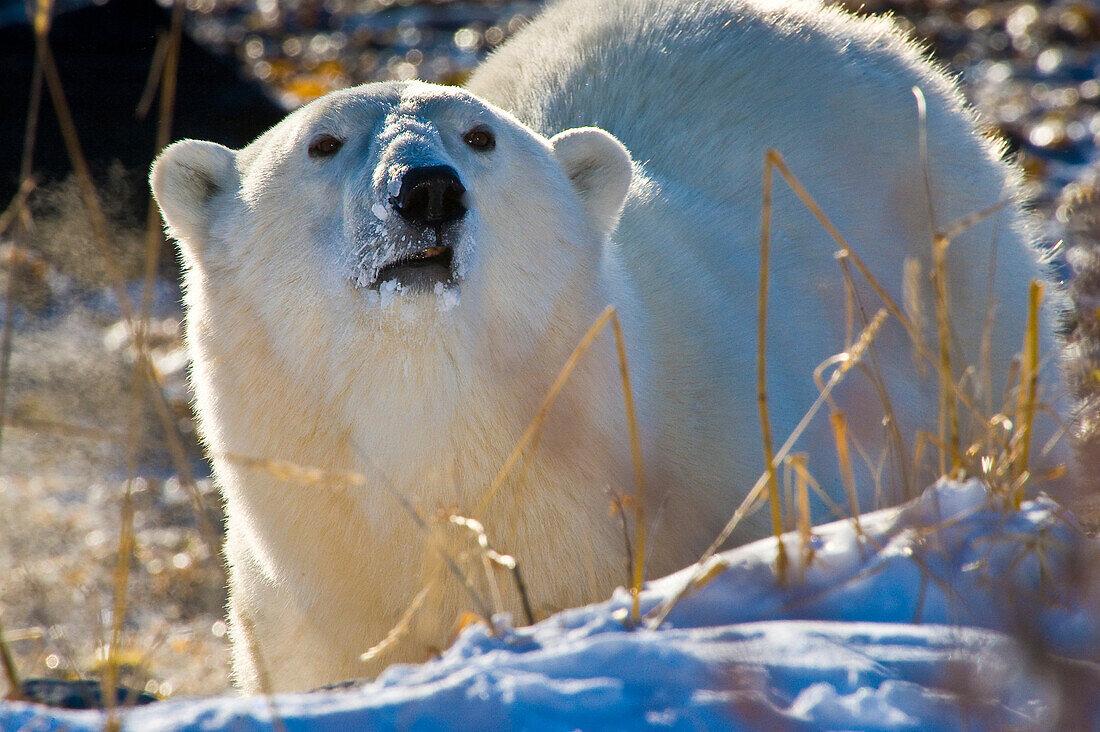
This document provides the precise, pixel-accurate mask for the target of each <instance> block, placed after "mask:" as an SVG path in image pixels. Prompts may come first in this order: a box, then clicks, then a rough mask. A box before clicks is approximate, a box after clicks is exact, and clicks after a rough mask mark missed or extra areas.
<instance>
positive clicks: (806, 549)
mask: <svg viewBox="0 0 1100 732" xmlns="http://www.w3.org/2000/svg"><path fill="white" fill-rule="evenodd" d="M787 460H788V461H789V462H790V463H791V465H792V467H793V468H794V479H795V480H794V483H795V495H796V497H797V501H798V510H797V515H798V519H797V528H798V538H799V542H800V543H801V545H802V571H803V572H805V570H806V568H807V567H809V566H810V562H811V561H812V560H813V554H814V550H813V547H812V546H811V545H810V539H811V537H812V533H813V520H812V518H811V516H810V483H811V482H812V481H813V477H812V476H811V475H810V471H809V469H808V468H807V467H806V462H807V455H806V453H804V452H799V453H795V454H794V455H791V456H789V457H788V458H787ZM857 520H858V519H857ZM780 543H782V542H780Z"/></svg>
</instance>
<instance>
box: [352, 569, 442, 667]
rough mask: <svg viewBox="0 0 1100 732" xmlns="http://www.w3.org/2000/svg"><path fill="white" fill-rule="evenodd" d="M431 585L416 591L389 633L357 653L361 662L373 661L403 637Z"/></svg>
mask: <svg viewBox="0 0 1100 732" xmlns="http://www.w3.org/2000/svg"><path fill="white" fill-rule="evenodd" d="M431 588H432V586H431V585H430V584H429V585H425V586H424V588H423V589H422V590H420V592H418V593H416V597H414V598H413V601H412V602H411V603H409V607H408V608H406V610H405V612H403V613H402V614H401V617H400V618H398V619H397V623H396V624H395V625H394V626H393V627H392V628H391V629H390V632H389V633H386V637H385V638H383V639H382V640H380V641H379V642H378V643H375V644H374V645H373V646H371V647H370V648H368V649H367V650H366V651H365V652H364V653H361V654H360V655H359V660H360V661H362V662H363V663H367V662H368V661H373V660H374V659H376V658H378V657H379V656H381V655H382V654H383V653H385V652H386V651H388V650H390V649H391V648H393V647H394V646H395V645H397V642H398V641H400V640H401V639H402V638H404V637H405V636H406V635H407V634H408V632H409V626H410V624H411V623H412V619H413V618H414V617H415V616H416V614H417V613H418V612H419V611H420V608H421V606H422V605H423V604H424V600H425V599H427V597H428V592H429V591H430V590H431Z"/></svg>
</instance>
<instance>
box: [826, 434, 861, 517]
mask: <svg viewBox="0 0 1100 732" xmlns="http://www.w3.org/2000/svg"><path fill="white" fill-rule="evenodd" d="M829 423H830V425H831V426H832V428H833V441H834V442H835V443H836V457H837V463H838V464H839V465H840V480H841V483H842V484H843V485H844V492H845V493H846V494H847V496H848V511H849V512H850V513H851V515H852V519H853V520H854V521H855V526H856V533H858V534H862V533H863V529H862V527H861V526H860V525H859V513H860V512H859V493H858V492H857V491H856V474H855V470H854V469H853V468H852V456H851V452H850V451H849V450H848V421H847V419H845V417H844V412H833V413H832V414H831V415H829Z"/></svg>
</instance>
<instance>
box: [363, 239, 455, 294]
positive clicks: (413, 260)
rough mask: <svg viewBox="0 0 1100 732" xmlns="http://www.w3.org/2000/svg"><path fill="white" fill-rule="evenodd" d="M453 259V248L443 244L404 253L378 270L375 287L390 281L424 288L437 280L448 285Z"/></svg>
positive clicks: (400, 284)
mask: <svg viewBox="0 0 1100 732" xmlns="http://www.w3.org/2000/svg"><path fill="white" fill-rule="evenodd" d="M453 260H454V250H453V249H451V247H449V246H445V245H441V246H435V247H429V248H427V249H421V250H420V251H419V252H413V253H411V254H406V255H405V256H403V257H401V258H400V259H397V260H395V261H393V262H390V263H389V264H387V265H385V266H384V267H382V268H381V269H379V270H378V276H377V277H376V278H375V287H378V286H379V285H380V284H381V283H383V282H390V281H396V282H397V284H398V285H399V286H401V287H424V288H425V289H431V288H432V287H434V286H435V284H436V283H437V282H441V283H443V285H449V284H450V283H451V282H452V280H453V279H454V272H453V270H452V269H451V263H452V261H453Z"/></svg>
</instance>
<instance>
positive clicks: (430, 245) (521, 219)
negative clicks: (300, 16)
mask: <svg viewBox="0 0 1100 732" xmlns="http://www.w3.org/2000/svg"><path fill="white" fill-rule="evenodd" d="M631 175H632V169H631V161H630V157H629V154H628V153H627V151H626V149H625V148H624V147H623V146H622V145H621V144H620V143H619V142H618V141H617V140H616V139H615V138H614V137H612V136H611V135H610V134H608V133H606V132H604V131H602V130H599V129H596V128H578V129H573V130H567V131H565V132H562V133H560V134H558V135H556V136H554V137H553V138H550V139H547V138H546V137H543V136H542V135H539V134H537V133H535V132H534V131H532V130H531V129H530V128H528V127H526V126H525V125H523V124H522V123H520V122H519V121H518V120H517V119H516V118H515V117H513V116H512V115H510V114H508V113H507V112H504V111H502V110H500V109H497V108H495V107H493V106H492V105H490V104H487V103H486V102H484V101H482V100H480V99H479V98H477V97H476V96H474V95H472V94H470V93H468V92H466V91H463V90H460V89H455V88H446V87H439V86H434V85H430V84H424V83H420V82H394V83H381V84H368V85H365V86H361V87H357V88H353V89H347V90H344V91H339V92H335V93H332V94H329V95H328V96H325V97H323V98H321V99H318V100H317V101H315V102H313V103H311V104H309V105H307V106H305V107H303V108H301V109H299V110H297V111H296V112H294V113H292V114H290V115H289V116H288V117H287V118H286V119H285V120H283V121H282V122H280V123H279V124H278V125H276V126H275V127H274V128H272V129H271V130H269V131H268V132H267V133H265V134H264V135H262V136H261V137H260V138H258V139H257V140H256V141H255V142H253V143H252V144H251V145H249V146H248V147H246V148H244V149H242V150H240V151H233V150H229V149H227V148H225V147H222V146H221V145H217V144H214V143H210V142H199V141H194V140H184V141H182V142H177V143H176V144H174V145H172V146H171V147H169V148H168V149H167V150H165V152H164V153H163V154H162V155H161V156H160V157H159V158H158V159H157V161H156V162H155V164H154V165H153V170H152V176H151V182H152V187H153V192H154V195H155V196H156V200H157V202H158V204H159V205H160V207H161V210H162V211H163V213H164V218H165V220H166V222H167V224H168V227H169V230H170V232H171V234H172V235H173V236H174V237H175V238H176V239H177V240H178V241H179V243H180V246H181V249H182V251H183V256H184V261H185V264H186V266H187V270H188V275H187V286H188V290H189V291H190V290H193V289H195V288H198V287H204V288H205V289H206V290H207V291H208V293H210V294H213V293H217V298H218V299H219V300H221V301H223V302H224V301H226V300H228V299H232V300H235V301H236V304H237V305H238V306H239V307H235V308H234V309H235V310H238V311H241V310H248V311H250V312H251V313H252V315H253V316H254V317H255V318H256V321H255V322H254V325H255V326H256V327H260V328H268V329H275V330H289V331H294V330H298V331H299V332H298V333H297V334H296V335H295V334H293V333H290V334H286V333H284V334H279V333H269V335H270V336H272V337H273V338H274V339H275V340H281V337H282V336H286V337H289V338H291V340H295V339H297V340H300V339H301V338H302V336H303V334H302V332H301V330H302V329H305V330H306V332H307V333H306V334H307V335H308V334H309V331H312V330H314V329H315V328H316V326H317V324H318V323H327V324H329V327H345V326H354V325H361V326H363V327H362V328H359V329H357V330H359V332H360V333H362V334H373V335H374V336H377V335H378V334H393V333H396V332H400V333H402V337H403V338H404V339H406V340H408V339H410V338H411V339H412V340H413V341H415V339H416V338H417V332H418V331H419V332H420V334H421V335H422V336H423V337H425V338H430V337H432V335H433V334H435V333H436V331H438V327H439V326H440V325H441V324H442V325H443V327H445V328H447V327H450V326H451V324H454V323H457V322H462V323H464V324H465V325H472V324H474V323H477V324H480V325H481V326H484V327H487V328H492V329H499V328H503V329H504V331H505V332H507V331H508V329H509V327H513V328H519V329H528V330H530V329H534V330H537V329H538V328H539V327H540V325H541V324H545V323H546V322H547V318H548V317H549V316H550V312H551V311H553V310H554V309H556V308H559V307H560V306H561V305H562V302H563V300H568V299H569V298H570V297H573V296H574V295H576V293H577V292H581V291H584V290H585V288H590V287H591V286H592V283H593V282H594V279H595V277H596V276H597V270H598V269H599V262H600V250H601V246H602V244H603V242H604V240H605V239H606V237H607V235H608V234H609V232H610V231H611V230H612V229H613V228H614V227H615V225H616V222H617V221H618V217H619V214H620V212H621V209H622V206H623V202H624V199H625V196H626V193H627V189H628V187H629V185H630V180H631ZM322 311H323V312H322ZM559 315H560V313H559ZM336 324H341V325H339V326H337V325H336ZM317 335H318V336H322V335H323V334H320V333H318V334H317ZM528 335H529V336H535V335H536V334H534V333H529V334H528ZM345 345H348V344H347V343H346V341H345Z"/></svg>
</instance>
